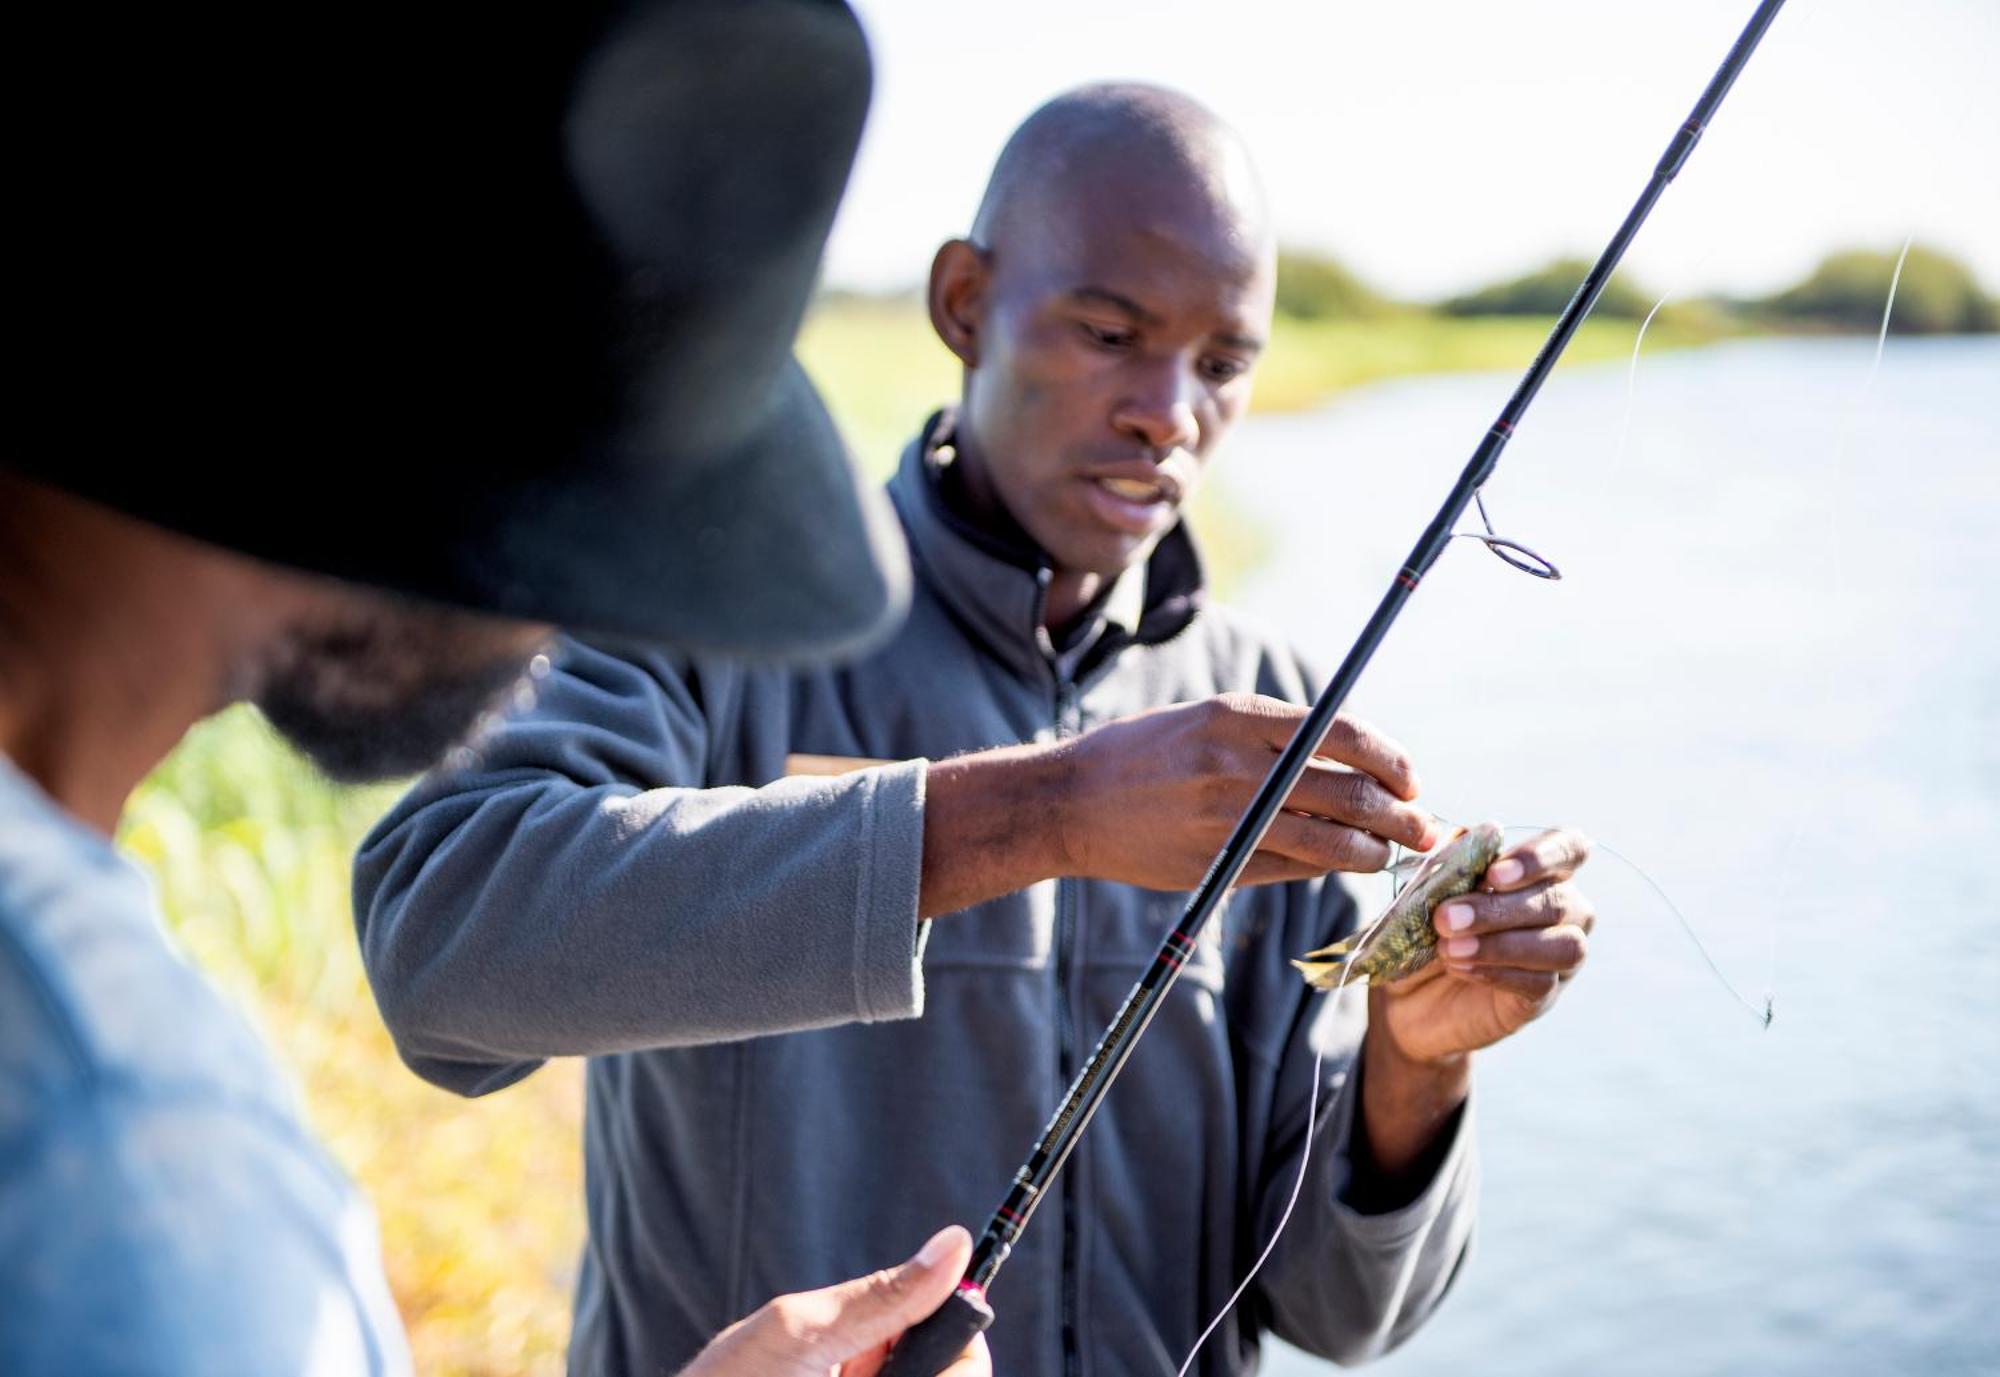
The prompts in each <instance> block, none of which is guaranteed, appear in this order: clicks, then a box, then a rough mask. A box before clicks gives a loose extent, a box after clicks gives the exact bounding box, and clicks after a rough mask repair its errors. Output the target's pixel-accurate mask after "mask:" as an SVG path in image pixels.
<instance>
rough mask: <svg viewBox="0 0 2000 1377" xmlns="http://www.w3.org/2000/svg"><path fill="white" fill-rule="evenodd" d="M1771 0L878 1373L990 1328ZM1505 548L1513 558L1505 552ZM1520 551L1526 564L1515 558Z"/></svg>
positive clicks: (890, 1375) (1697, 134)
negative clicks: (1350, 700) (1295, 793)
mask: <svg viewBox="0 0 2000 1377" xmlns="http://www.w3.org/2000/svg"><path fill="white" fill-rule="evenodd" d="M1783 4H1784V0H1762V3H1760V4H1759V5H1758V6H1757V12H1756V13H1755V14H1753V15H1751V16H1750V22H1749V23H1748V24H1746V25H1745V26H1744V28H1743V32H1742V33H1741V34H1739V35H1737V38H1736V42H1735V43H1734V44H1733V45H1732V46H1731V47H1730V49H1729V55H1728V56H1727V57H1725V58H1724V59H1723V60H1722V65H1721V66H1720V67H1719V68H1717V69H1716V72H1715V75H1714V76H1713V77H1712V78H1710V80H1709V83H1708V87H1707V89H1706V90H1704V91H1703V92H1702V93H1701V99H1700V100H1698V101H1696V102H1695V106H1694V109H1693V111H1692V112H1691V113H1690V114H1689V115H1688V117H1687V119H1686V120H1685V121H1684V122H1683V123H1682V124H1681V127H1680V128H1679V129H1677V130H1675V131H1674V136H1673V138H1672V140H1671V141H1670V142H1669V143H1668V144H1667V151H1666V152H1665V153H1663V154H1661V155H1660V160H1659V162H1658V163H1657V164H1655V165H1654V168H1653V175H1652V177H1651V179H1650V180H1648V181H1647V183H1646V188H1645V190H1644V191H1642V192H1640V193H1639V199H1638V201H1637V202H1635V203H1634V204H1633V206H1632V209H1631V210H1629V211H1627V212H1626V214H1625V219H1624V221H1623V223H1621V224H1620V225H1619V226H1618V232H1617V233H1616V234H1614V235H1612V236H1611V242H1610V243H1609V244H1607V245H1606V246H1605V248H1604V252H1603V253H1601V254H1599V255H1598V258H1597V262H1596V263H1595V264H1594V265H1593V266H1592V267H1591V269H1590V272H1589V273H1588V274H1587V275H1585V277H1584V279H1583V282H1582V284H1581V285H1579V286H1578V287H1577V289H1576V294H1575V295H1574V296H1572V297H1571V298H1570V300H1569V304H1568V305H1567V306H1565V307H1564V308H1563V311H1562V314H1561V315H1560V316H1559V317H1557V319H1556V323H1555V327H1554V328H1553V329H1552V330H1550V331H1549V337H1548V339H1547V340H1546V341H1545V342H1544V343H1543V345H1542V347H1541V350H1540V352H1538V353H1537V354H1536V355H1535V358H1534V362H1532V363H1530V364H1529V365H1528V371H1527V373H1526V375H1525V376H1523V377H1522V379H1521V381H1520V383H1519V385H1518V386H1516V387H1515V389H1514V395H1513V396H1511V397H1509V398H1508V399H1507V405H1506V406H1504V407H1503V408H1501V411H1500V416H1499V419H1497V420H1495V421H1494V422H1493V424H1492V426H1491V427H1490V428H1489V429H1488V430H1487V432H1486V434H1485V435H1484V436H1483V437H1482V438H1481V439H1480V441H1479V445H1478V447H1477V448H1476V449H1474V450H1473V453H1472V458H1471V459H1470V460H1469V461H1468V462H1467V463H1466V466H1465V469H1464V471H1463V472H1461V473H1460V474H1459V476H1458V481H1457V482H1456V483H1455V484H1454V485H1453V486H1452V489H1451V494H1450V496H1448V497H1447V498H1446V499H1445V502H1444V505H1443V506H1442V507H1440V508H1439V509H1438V513H1437V515H1436V516H1435V517H1433V518H1431V523H1430V525H1429V526H1428V527H1426V528H1425V530H1424V533H1423V537H1422V538H1421V539H1420V540H1418V541H1417V543H1416V546H1415V547H1414V548H1413V549H1412V550H1411V551H1410V556H1409V558H1408V559H1407V560H1406V561H1404V564H1403V567H1402V568H1401V569H1399V570H1397V572H1396V578H1395V581H1394V582H1393V583H1391V584H1390V585H1389V591H1388V592H1387V593H1385V594H1383V596H1382V601H1381V602H1380V603H1379V604H1378V605H1377V606H1376V608H1375V612H1374V615H1373V616H1371V617H1370V618H1369V619H1368V624H1367V625H1366V626H1364V627H1363V628H1362V630H1361V635H1360V636H1359V637H1358V638H1356V640H1355V642H1354V645H1353V646H1352V647H1351V648H1350V649H1349V650H1348V652H1347V657H1346V658H1345V659H1344V660H1342V661H1341V664H1340V668H1339V669H1338V670H1336V671H1335V672H1334V675H1333V678H1332V679H1331V680H1329V681H1328V683H1327V686H1326V688H1325V689H1324V690H1322V691H1321V693H1320V696H1319V698H1318V700H1317V701H1316V702H1315V703H1314V704H1313V706H1312V710H1311V711H1310V712H1309V713H1307V714H1306V717H1305V720H1304V721H1302V722H1300V723H1299V727H1298V730H1297V731H1296V732H1294V733H1293V735H1292V739H1291V741H1290V742H1289V743H1287V744H1286V746H1285V749H1284V750H1283V751H1282V752H1280V753H1279V755H1278V760H1277V763H1276V764H1274V765H1273V766H1272V767H1271V772H1270V774H1268V775H1266V776H1265V778H1264V782H1263V783H1262V784H1261V785H1259V786H1258V789H1257V793H1256V795H1255V797H1253V798H1252V799H1251V801H1250V806H1249V807H1248V808H1247V809H1246V810H1245V811H1244V813H1243V816H1242V818H1241V819H1240V820H1238V822H1237V824H1236V827H1235V829H1234V830H1233V831H1232V832H1231V833H1230V834H1229V840H1228V841H1227V842H1225V843H1224V844H1223V847H1222V851H1221V852H1220V853H1219V854H1218V855H1217V856H1216V858H1215V861H1214V863H1213V864H1211V865H1210V866H1209V868H1208V873H1207V874H1206V875H1204V876H1202V880H1201V884H1200V885H1199V886H1198V887H1197V888H1196V889H1195V890H1194V892H1193V893H1192V894H1191V895H1189V896H1188V903H1187V907H1186V908H1185V909H1184V910H1183V911H1182V914H1181V918H1180V921H1179V922H1178V923H1176V924H1175V925H1174V928H1173V931H1171V932H1169V933H1168V934H1167V935H1166V938H1165V940H1164V941H1162V942H1161V943H1160V949H1159V951H1158V953H1157V954H1155V955H1154V957H1153V962H1152V965H1151V966H1149V967H1148V968H1147V970H1146V973H1145V974H1144V975H1142V976H1141V977H1140V978H1139V982H1138V984H1136V985H1134V986H1133V987H1132V992H1131V993H1130V994H1128V995H1127V996H1126V997H1125V1002H1124V1004H1123V1005H1121V1006H1120V1007H1119V1010H1118V1012H1117V1014H1116V1015H1114V1016H1113V1018H1112V1020H1111V1024H1110V1026H1109V1027H1107V1028H1106V1029H1105V1030H1104V1035H1103V1037H1101V1038H1099V1039H1098V1042H1097V1046H1096V1048H1095V1049H1093V1050H1092V1052H1091V1054H1090V1057H1089V1059H1088V1060H1087V1061H1085V1062H1084V1064H1083V1066H1082V1068H1081V1069H1080V1070H1079V1071H1078V1072H1077V1075H1076V1079H1075V1080H1074V1081H1072V1082H1071V1083H1070V1087H1069V1093H1068V1094H1067V1095H1065V1096H1064V1097H1063V1102H1062V1104H1061V1105H1060V1106H1058V1107H1057V1109H1056V1112H1055V1116H1054V1117H1053V1118H1051V1119H1050V1120H1049V1122H1048V1126H1047V1127H1046V1128H1044V1129H1043V1130H1042V1136H1041V1137H1040V1138H1039V1139H1038V1140H1036V1143H1035V1146H1034V1150H1033V1151H1032V1152H1030V1153H1029V1154H1028V1159H1027V1160H1026V1161H1025V1162H1023V1163H1022V1164H1021V1168H1020V1170H1019V1171H1017V1172H1016V1173H1015V1174H1014V1183H1013V1186H1012V1187H1011V1188H1010V1189H1009V1190H1008V1192H1007V1198H1006V1199H1005V1200H1003V1201H1002V1202H1001V1203H1000V1207H999V1208H998V1209H997V1210H995V1211H994V1212H993V1217H992V1219H990V1220H988V1221H987V1224H986V1229H985V1231H984V1232H983V1233H982V1234H981V1235H980V1237H979V1242H978V1245H977V1246H976V1247H974V1249H973V1251H972V1261H971V1263H970V1264H969V1265H968V1266H967V1268H966V1272H965V1277H964V1279H963V1280H962V1281H960V1282H959V1284H958V1288H957V1289H956V1290H955V1291H954V1292H953V1293H952V1294H951V1296H950V1297H949V1298H948V1299H947V1300H946V1301H945V1303H944V1304H943V1305H942V1306H940V1307H939V1308H938V1309H937V1310H936V1311H935V1312H933V1313H932V1314H931V1315H930V1316H929V1317H928V1318H926V1319H924V1320H922V1321H921V1322H919V1323H918V1324H915V1325H913V1326H911V1328H910V1329H909V1330H908V1332H906V1333H905V1334H904V1335H903V1337H902V1339H901V1340H900V1341H899V1342H898V1343H897V1345H896V1347H895V1350H894V1351H893V1352H892V1353H891V1354H890V1355H889V1361H888V1363H887V1365H886V1366H884V1367H883V1369H882V1377H936V1374H937V1373H939V1372H942V1371H943V1370H944V1369H945V1367H946V1366H948V1365H949V1364H950V1363H951V1362H952V1360H953V1359H955V1358H956V1357H957V1356H958V1355H959V1354H960V1353H961V1352H963V1351H964V1349H965V1346H966V1345H967V1344H969V1343H971V1342H972V1339H973V1336H974V1335H976V1334H978V1333H979V1332H980V1331H982V1330H984V1329H985V1328H986V1327H987V1326H988V1325H990V1324H992V1323H993V1307H992V1306H991V1305H990V1304H988V1303H987V1300H986V1292H987V1289H988V1288H989V1287H990V1286H991V1285H992V1284H993V1278H994V1277H995V1276H996V1275H998V1273H999V1271H1000V1268H1001V1267H1002V1266H1003V1265H1004V1264H1005V1263H1006V1261H1007V1255H1008V1254H1009V1253H1010V1252H1012V1251H1013V1247H1014V1243H1015V1241H1016V1240H1017V1239H1019V1238H1020V1236H1021V1231H1022V1230H1023V1229H1025V1228H1026V1227H1027V1225H1028V1221H1029V1219H1031V1218H1033V1216H1034V1213H1035V1206H1036V1205H1037V1204H1038V1203H1039V1202H1040V1200H1041V1198H1042V1194H1043V1192H1044V1191H1045V1190H1046V1189H1047V1188H1048V1184H1049V1182H1050V1181H1051V1180H1053V1179H1054V1178H1055V1175H1056V1173H1057V1172H1059V1171H1061V1170H1062V1166H1063V1163H1064V1162H1066V1161H1067V1160H1068V1159H1069V1155H1070V1153H1071V1151H1072V1150H1074V1149H1075V1147H1076V1144H1077V1141H1078V1140H1079V1139H1080V1138H1081V1137H1082V1136H1083V1131H1084V1129H1085V1127H1087V1126H1088V1125H1089V1123H1090V1118H1091V1116H1092V1115H1093V1114H1095V1113H1096V1112H1097V1107H1098V1105H1099V1104H1100V1103H1101V1102H1102V1101H1103V1099H1104V1094H1105V1092H1106V1091H1107V1090H1109V1089H1110V1088H1111V1083H1112V1081H1114V1080H1116V1079H1117V1076H1118V1073H1119V1071H1120V1070H1121V1069H1123V1067H1124V1065H1125V1061H1126V1059H1127V1058H1128V1057H1130V1056H1131V1055H1132V1049H1133V1047H1135V1046H1136V1045H1137V1044H1138V1041H1139V1036H1140V1034H1142V1033H1144V1032H1145V1031H1146V1025H1147V1024H1149V1023H1151V1022H1152V1020H1153V1015H1154V1014H1155V1013H1157V1012H1158V1011H1159V1007H1160V1004H1161V1002H1162V1001H1163V1000H1165V998H1166V995H1167V991H1168V990H1170V989H1171V988H1172V987H1173V984H1174V981H1175V980H1177V979H1178V978H1179V977H1180V972H1181V967H1182V966H1183V965H1184V964H1185V963H1186V962H1187V961H1188V960H1189V958H1191V957H1192V956H1193V955H1194V952H1195V936H1196V934H1197V933H1199V932H1200V931H1201V929H1202V928H1203V927H1204V926H1205V925H1206V924H1207V923H1208V921H1209V919H1210V918H1212V917H1213V916H1214V914H1215V911H1216V909H1217V908H1218V907H1220V906H1221V904H1222V901H1223V899H1224V898H1225V897H1226V896H1227V895H1228V893H1229V890H1230V887H1231V886H1233V885H1234V884H1235V883H1236V881H1237V879H1238V878H1239V877H1240V876H1241V875H1242V873H1243V868H1244V866H1246V865H1248V864H1249V862H1250V857H1251V854H1252V853H1253V852H1255V851H1256V849H1257V846H1258V844H1259V843H1260V842H1262V841H1263V839H1264V834H1265V832H1267V831H1268V830H1269V829H1270V826H1271V823H1272V821H1273V819H1275V818H1276V817H1277V815H1278V812H1279V810H1280V809H1281V808H1282V807H1283V806H1284V803H1285V800H1286V799H1288V798H1290V797H1291V795H1292V790H1293V789H1294V788H1295V787H1296V786H1297V784H1298V782H1299V777H1300V776H1301V775H1303V774H1304V773H1305V771H1306V766H1307V764H1308V763H1309V762H1310V761H1311V760H1312V758H1313V756H1314V755H1315V754H1317V753H1318V751H1319V747H1320V744H1321V743H1322V741H1323V740H1324V739H1325V737H1326V734H1327V732H1328V730H1329V729H1330V728H1331V727H1332V726H1333V719H1334V716H1335V714H1337V713H1338V712H1339V711H1340V708H1341V706H1342V704H1344V703H1345V702H1346V701H1347V696H1348V694H1349V693H1350V692H1352V690H1353V688H1354V684H1355V681H1356V680H1358V679H1359V678H1360V677H1361V672H1362V670H1364V669H1366V668H1367V667H1368V662H1369V661H1370V660H1371V659H1373V658H1374V655H1375V651H1376V649H1377V648H1378V647H1379V646H1380V645H1381V644H1382V639H1383V637H1385V636H1386V635H1387V634H1388V632H1389V628H1390V626H1392V625H1393V624H1394V623H1395V620H1396V617H1397V616H1398V614H1400V613H1401V612H1402V610H1403V605H1404V604H1405V603H1406V602H1408V601H1409V599H1410V595H1411V594H1413V593H1415V592H1416V590H1417V585H1418V584H1419V583H1421V582H1422V581H1423V578H1424V575H1425V574H1427V573H1428V572H1430V568H1431V566H1432V565H1433V564H1435V563H1436V562H1437V558H1438V556H1439V555H1441V554H1443V553H1444V549H1445V546H1446V545H1448V544H1449V543H1450V542H1451V539H1452V537H1453V536H1454V535H1455V534H1457V531H1456V530H1455V528H1456V527H1457V525H1458V522H1459V519H1460V518H1461V517H1463V516H1464V515H1465V509H1466V508H1467V507H1468V506H1471V505H1472V504H1473V503H1475V502H1479V501H1480V490H1481V489H1482V488H1483V487H1485V485H1486V481H1487V480H1488V479H1489V478H1491V477H1492V475H1493V470H1494V468H1495V467H1496V466H1497V465H1498V464H1499V462H1500V451H1501V450H1503V449H1505V448H1506V446H1507V441H1508V440H1510V439H1512V438H1513V435H1514V432H1515V431H1516V430H1517V429H1518V428H1519V426H1520V423H1521V417H1522V416H1523V415H1524V414H1526V412H1527V410H1528V405H1529V403H1531V402H1532V401H1534V399H1535V394H1536V393H1538V392H1540V391H1541V388H1542V384H1543V382H1545V381H1546V380H1547V379H1548V376H1549V373H1550V371H1551V370H1552V369H1554V367H1555V365H1556V360H1557V359H1559V358H1560V357H1561V356H1562V352H1563V350H1564V349H1565V348H1567V347H1568V345H1569V342H1570V339H1571V337H1572V336H1574V335H1575V334H1576V330H1577V327H1578V326H1579V325H1581V324H1582V323H1583V318H1584V317H1585V316H1586V315H1588V314H1589V313H1590V308H1591V306H1592V305H1594V304H1595V303H1596V301H1597V297H1598V294H1599V293H1600V292H1602V291H1603V290H1604V284H1605V283H1606V282H1608V281H1609V280H1610V278H1611V274H1612V271H1613V270H1614V269H1616V268H1617V266H1618V262H1619V260H1620V259H1622V258H1623V257H1624V256H1625V250H1626V248H1627V247H1628V246H1629V245H1630V244H1631V242H1632V239H1633V237H1634V236H1635V235H1637V234H1638V232H1639V227H1640V226H1641V225H1643V224H1644V223H1645V222H1646V217H1647V216H1648V215H1649V214H1651V213H1652V210H1653V204H1654V203H1655V202H1656V201H1658V200H1659V199H1660V193H1662V192H1663V191H1665V190H1666V188H1667V184H1668V183H1669V182H1671V181H1673V179H1674V176H1675V174H1677V173H1678V172H1679V171H1680V170H1681V167H1682V165H1683V164H1685V163H1686V162H1687V159H1688V155H1689V154H1690V153H1692V152H1693V151H1694V147H1695V144H1697V143H1698V142H1700V140H1701V135H1702V130H1704V129H1705V128H1707V126H1708V124H1709V122H1710V121H1711V120H1712V119H1714V117H1715V112H1716V110H1717V109H1719V108H1720V107H1721V105H1722V100H1723V97H1725V96H1727V95H1728V94H1729V88H1730V87H1731V86H1733V85H1735V84H1736V78H1737V76H1738V74H1739V73H1741V72H1742V70H1743V67H1744V64H1745V63H1747V62H1749V60H1750V55H1751V53H1753V52H1755V51H1756V49H1757V44H1758V43H1759V41H1761V40H1762V39H1763V37H1764V31H1765V30H1766V29H1768V28H1770V26H1771V21H1772V20H1773V19H1775V18H1776V17H1777V14H1778V10H1779V9H1780V8H1781V7H1782V6H1783ZM1480 512H1481V516H1482V519H1483V518H1484V515H1485V507H1484V503H1483V502H1480ZM1474 538H1475V539H1480V540H1482V541H1484V542H1485V543H1486V545H1487V547H1488V548H1489V549H1491V550H1492V551H1493V553H1494V554H1496V555H1499V556H1500V557H1501V558H1502V559H1505V560H1506V561H1507V562H1508V563H1509V564H1511V565H1513V566H1514V567H1516V568H1518V569H1522V570H1524V571H1525V572H1527V573H1531V574H1535V575H1536V576H1538V577H1541V578H1553V577H1556V576H1557V575H1556V571H1555V568H1554V566H1553V565H1550V564H1549V563H1548V562H1547V561H1546V560H1543V559H1541V558H1540V557H1539V556H1536V555H1534V554H1533V552H1532V551H1528V550H1526V549H1525V548H1524V547H1522V546H1519V545H1517V544H1515V543H1514V542H1512V541H1503V540H1501V539H1500V538H1499V537H1498V536H1496V535H1495V534H1494V532H1493V530H1492V527H1491V525H1490V523H1489V524H1488V525H1487V533H1486V535H1485V536H1474ZM1510 551H1511V552H1518V553H1517V554H1510V553H1509V552H1510ZM1522 555H1525V556H1527V557H1528V558H1527V559H1525V560H1524V559H1522V558H1520V557H1519V556H1522Z"/></svg>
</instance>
